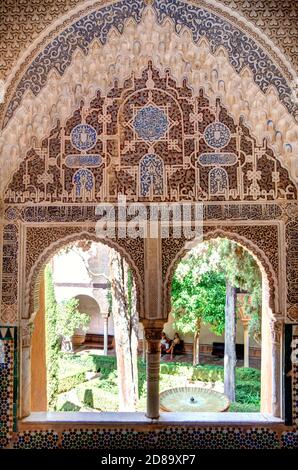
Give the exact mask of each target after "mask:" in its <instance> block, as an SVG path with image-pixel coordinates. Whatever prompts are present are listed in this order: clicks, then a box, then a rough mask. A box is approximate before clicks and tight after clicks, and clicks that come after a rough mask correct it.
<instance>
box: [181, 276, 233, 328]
mask: <svg viewBox="0 0 298 470" xmlns="http://www.w3.org/2000/svg"><path fill="white" fill-rule="evenodd" d="M225 296H226V282H225V277H224V275H223V274H222V273H217V272H214V271H209V272H207V273H205V274H202V275H201V276H200V277H198V276H197V273H196V272H195V271H193V270H189V271H188V272H187V274H186V275H185V276H184V277H181V276H179V275H176V274H175V275H174V278H173V283H172V313H173V316H174V319H175V327H176V329H177V330H178V331H180V332H181V333H184V334H187V333H194V332H195V331H196V330H197V322H198V320H199V321H200V320H201V321H202V322H203V323H204V324H207V325H209V326H210V328H211V330H212V331H213V332H214V333H216V334H218V335H221V334H222V333H223V331H224V324H225Z"/></svg>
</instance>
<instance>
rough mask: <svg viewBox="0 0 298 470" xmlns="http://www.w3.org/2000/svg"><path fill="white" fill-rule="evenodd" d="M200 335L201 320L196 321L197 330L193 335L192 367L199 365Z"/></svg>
mask: <svg viewBox="0 0 298 470" xmlns="http://www.w3.org/2000/svg"><path fill="white" fill-rule="evenodd" d="M200 333H201V320H198V321H197V329H196V332H195V335H194V341H193V360H192V363H193V365H194V366H197V365H198V364H199V363H200Z"/></svg>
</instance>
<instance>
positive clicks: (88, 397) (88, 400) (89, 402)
mask: <svg viewBox="0 0 298 470" xmlns="http://www.w3.org/2000/svg"><path fill="white" fill-rule="evenodd" d="M84 404H85V405H86V406H88V407H89V408H94V400H93V391H92V390H91V389H90V388H87V389H86V390H85V392H84Z"/></svg>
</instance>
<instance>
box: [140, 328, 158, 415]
mask: <svg viewBox="0 0 298 470" xmlns="http://www.w3.org/2000/svg"><path fill="white" fill-rule="evenodd" d="M162 326H163V325H162ZM162 326H159V325H157V326H153V327H152V326H148V327H146V326H145V335H144V336H145V339H146V342H147V354H146V358H147V360H146V376H147V411H146V416H147V417H148V418H151V419H158V418H159V369H160V340H161V333H162Z"/></svg>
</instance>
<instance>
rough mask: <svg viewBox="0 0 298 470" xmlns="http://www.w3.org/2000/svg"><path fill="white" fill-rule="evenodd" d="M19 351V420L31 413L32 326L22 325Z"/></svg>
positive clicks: (27, 323) (28, 324) (25, 323)
mask: <svg viewBox="0 0 298 470" xmlns="http://www.w3.org/2000/svg"><path fill="white" fill-rule="evenodd" d="M21 331H22V339H21V345H22V351H21V374H20V375H21V377H20V383H21V389H20V418H26V416H29V415H30V413H31V337H32V324H30V323H29V322H24V324H23V325H22V330H21Z"/></svg>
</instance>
